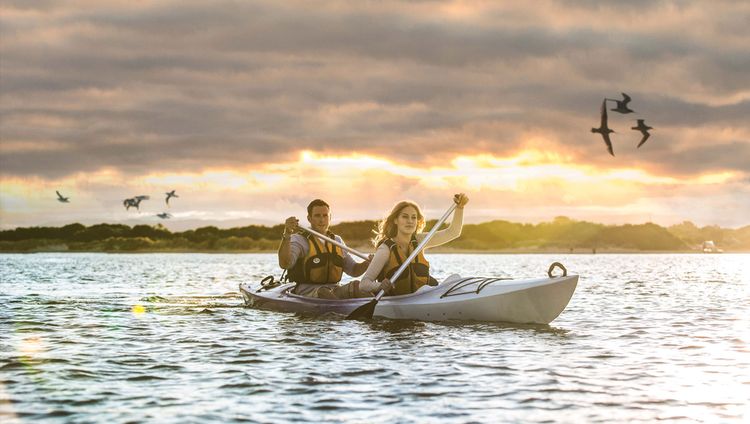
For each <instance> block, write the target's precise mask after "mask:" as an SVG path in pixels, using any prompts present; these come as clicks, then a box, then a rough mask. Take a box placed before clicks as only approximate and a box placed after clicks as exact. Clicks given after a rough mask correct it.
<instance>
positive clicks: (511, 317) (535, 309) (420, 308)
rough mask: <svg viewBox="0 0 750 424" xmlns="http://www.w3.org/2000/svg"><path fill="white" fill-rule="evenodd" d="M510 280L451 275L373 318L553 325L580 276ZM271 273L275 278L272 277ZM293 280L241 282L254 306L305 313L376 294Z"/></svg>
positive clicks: (383, 304)
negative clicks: (303, 289) (305, 287)
mask: <svg viewBox="0 0 750 424" xmlns="http://www.w3.org/2000/svg"><path fill="white" fill-rule="evenodd" d="M555 265H556V264H553V265H552V266H551V267H550V270H549V271H548V277H546V278H531V279H508V278H490V277H461V276H459V275H456V274H454V275H451V276H450V277H448V278H446V279H445V280H443V281H442V282H440V283H438V285H436V286H423V287H421V288H420V289H419V290H417V291H416V292H414V293H411V294H406V295H401V296H385V297H383V298H382V299H381V300H380V301H379V302H378V303H377V305H376V306H375V312H374V313H373V317H380V318H390V319H402V320H420V321H448V320H471V321H492V322H508V323H518V324H549V323H550V322H552V320H554V319H555V318H557V317H558V316H559V315H560V313H562V311H563V310H564V309H565V307H566V306H567V305H568V302H570V299H571V297H572V296H573V292H574V291H575V289H576V286H577V284H578V275H567V271H565V269H564V267H562V266H560V267H561V268H562V269H563V272H564V274H563V275H562V276H557V277H555V276H552V273H551V271H552V268H553V267H554V266H555ZM269 278H270V277H269ZM293 288H294V283H285V284H278V283H277V284H268V285H260V284H258V285H249V284H246V283H241V284H240V293H241V294H242V297H243V298H244V300H245V304H246V305H247V306H250V307H254V308H258V309H265V310H273V311H280V312H294V313H300V314H306V315H308V314H309V315H325V314H337V315H343V316H348V315H349V314H350V313H351V312H352V311H353V310H355V309H356V308H358V307H360V306H362V305H364V304H366V303H367V302H369V301H371V300H372V298H369V297H366V298H357V299H341V300H338V299H333V300H331V299H319V298H311V297H305V296H300V295H296V294H294V293H292V289H293Z"/></svg>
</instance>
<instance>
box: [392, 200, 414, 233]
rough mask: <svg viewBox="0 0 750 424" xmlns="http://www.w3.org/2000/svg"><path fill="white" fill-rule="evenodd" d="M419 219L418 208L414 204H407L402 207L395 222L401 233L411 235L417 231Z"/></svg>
mask: <svg viewBox="0 0 750 424" xmlns="http://www.w3.org/2000/svg"><path fill="white" fill-rule="evenodd" d="M418 220H419V215H417V210H416V209H415V208H414V207H413V206H407V207H405V208H403V209H401V212H399V213H398V216H397V217H396V220H395V221H394V223H395V224H396V228H397V229H398V232H399V233H402V234H409V235H411V234H414V233H415V232H416V231H417V222H418Z"/></svg>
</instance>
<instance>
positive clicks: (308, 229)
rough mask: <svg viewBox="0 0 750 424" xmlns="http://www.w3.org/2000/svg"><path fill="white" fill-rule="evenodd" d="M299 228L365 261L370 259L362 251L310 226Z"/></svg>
mask: <svg viewBox="0 0 750 424" xmlns="http://www.w3.org/2000/svg"><path fill="white" fill-rule="evenodd" d="M299 228H300V230H302V231H307V232H308V233H310V234H312V235H314V236H315V237H317V238H319V239H321V240H325V241H327V242H329V243H332V244H335V245H336V246H338V247H340V248H342V249H344V250H346V251H347V252H349V253H351V254H353V255H355V256H359V257H360V258H362V259H364V260H366V261H367V260H370V258H369V257H368V256H367V255H365V254H364V253H362V252H360V251H358V250H355V249H352V248H351V247H349V246H347V245H345V244H344V243H339V242H338V241H337V240H334V239H332V238H330V237H328V236H325V235H323V234H320V233H319V232H317V231H315V230H313V229H312V228H303V227H299Z"/></svg>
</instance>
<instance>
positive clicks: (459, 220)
mask: <svg viewBox="0 0 750 424" xmlns="http://www.w3.org/2000/svg"><path fill="white" fill-rule="evenodd" d="M463 226H464V208H462V207H458V208H456V210H455V211H454V212H453V221H451V225H450V226H448V228H446V229H444V230H440V231H437V232H435V235H434V236H432V238H431V239H430V241H428V242H427V245H426V246H425V249H427V248H429V247H435V246H440V245H441V244H445V243H448V242H449V241H451V240H454V239H456V238H458V237H459V236H460V235H461V229H462V228H463ZM425 236H427V233H419V234H417V235H416V237H417V241H418V242H421V241H422V240H424V238H425Z"/></svg>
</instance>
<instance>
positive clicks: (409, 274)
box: [378, 235, 430, 296]
mask: <svg viewBox="0 0 750 424" xmlns="http://www.w3.org/2000/svg"><path fill="white" fill-rule="evenodd" d="M381 243H384V244H385V245H386V246H388V249H389V251H390V256H388V262H387V263H386V264H385V266H384V267H383V270H382V271H380V274H379V275H378V281H380V280H383V279H385V278H391V276H392V275H393V274H395V273H396V270H398V268H399V267H400V266H401V264H402V263H404V259H406V258H403V259H402V258H401V255H400V254H399V253H398V247H397V246H396V242H395V241H393V240H391V239H386V240H383V241H382V242H381ZM417 245H418V243H417V238H416V237H414V236H413V235H412V236H411V242H410V243H409V246H410V249H409V252H408V253H411V252H413V251H414V249H416V248H417ZM422 252H423V251H422ZM422 252H419V254H418V255H417V257H416V258H414V261H412V262H411V263H410V264H409V266H408V267H407V268H406V269H405V270H404V272H402V273H401V276H400V277H399V278H398V281H391V283H392V284H393V286H394V288H393V291H392V292H391V293H390V295H391V296H398V295H402V294H409V293H414V292H415V291H417V289H419V288H420V287H422V286H424V285H425V284H429V282H430V263H429V262H427V259H425V257H424V254H423V253H422ZM407 256H408V254H407Z"/></svg>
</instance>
